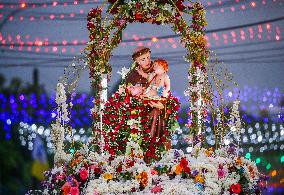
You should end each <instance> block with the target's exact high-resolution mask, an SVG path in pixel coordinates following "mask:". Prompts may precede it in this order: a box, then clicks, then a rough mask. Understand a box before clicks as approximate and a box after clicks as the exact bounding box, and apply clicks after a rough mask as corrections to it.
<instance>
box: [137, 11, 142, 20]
mask: <svg viewBox="0 0 284 195" xmlns="http://www.w3.org/2000/svg"><path fill="white" fill-rule="evenodd" d="M141 19H142V14H141V13H139V12H136V13H135V20H141Z"/></svg>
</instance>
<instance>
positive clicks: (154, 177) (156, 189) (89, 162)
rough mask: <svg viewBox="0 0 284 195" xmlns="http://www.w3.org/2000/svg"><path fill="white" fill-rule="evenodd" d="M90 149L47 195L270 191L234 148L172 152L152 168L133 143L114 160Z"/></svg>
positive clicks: (53, 178)
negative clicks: (124, 152)
mask: <svg viewBox="0 0 284 195" xmlns="http://www.w3.org/2000/svg"><path fill="white" fill-rule="evenodd" d="M86 148H87V147H86ZM86 148H85V149H81V150H80V151H79V152H77V154H75V155H74V157H73V158H72V160H70V161H69V162H67V163H65V164H63V165H61V166H59V167H55V168H53V169H52V170H50V171H49V172H48V173H47V174H46V176H47V177H48V178H47V180H46V181H45V182H44V188H45V189H44V191H43V193H44V194H62V192H63V194H72V195H77V194H87V195H94V194H122V193H126V194H129V193H133V194H151V193H153V194H155V193H161V194H260V192H261V190H262V188H263V187H264V186H265V185H264V182H263V178H262V176H261V175H260V173H259V172H258V170H257V167H256V164H255V163H254V162H252V161H250V160H247V159H245V158H243V157H240V156H237V153H235V149H234V148H231V147H225V148H221V149H218V150H216V151H213V150H212V149H205V148H200V147H199V146H198V145H197V146H195V147H194V148H193V150H192V152H191V153H190V154H184V153H183V152H182V151H181V150H173V149H172V150H169V151H167V152H166V153H164V155H163V157H162V159H161V160H160V161H158V162H155V163H153V164H146V163H145V162H144V160H143V156H142V154H143V151H142V150H140V149H139V145H138V144H136V143H134V142H129V143H128V148H129V150H128V151H127V153H126V154H125V155H122V156H116V157H115V158H114V159H113V158H111V156H109V155H101V154H98V153H94V152H90V151H88V149H86Z"/></svg>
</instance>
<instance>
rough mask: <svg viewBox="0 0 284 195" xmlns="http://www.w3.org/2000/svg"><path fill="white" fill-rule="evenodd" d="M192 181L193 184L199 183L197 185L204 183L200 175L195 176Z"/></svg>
mask: <svg viewBox="0 0 284 195" xmlns="http://www.w3.org/2000/svg"><path fill="white" fill-rule="evenodd" d="M194 181H195V183H197V182H199V183H202V184H203V183H204V177H202V176H201V175H197V176H196V177H195V178H194Z"/></svg>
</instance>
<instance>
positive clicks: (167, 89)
mask: <svg viewBox="0 0 284 195" xmlns="http://www.w3.org/2000/svg"><path fill="white" fill-rule="evenodd" d="M164 82H165V90H164V92H163V96H164V97H168V96H169V92H170V90H171V79H170V77H169V76H168V75H166V76H165V80H164Z"/></svg>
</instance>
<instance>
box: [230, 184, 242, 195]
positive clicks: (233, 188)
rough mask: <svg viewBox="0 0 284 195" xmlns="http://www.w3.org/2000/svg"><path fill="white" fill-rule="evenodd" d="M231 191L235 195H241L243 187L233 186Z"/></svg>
mask: <svg viewBox="0 0 284 195" xmlns="http://www.w3.org/2000/svg"><path fill="white" fill-rule="evenodd" d="M230 191H231V192H232V193H235V194H239V193H241V191H242V188H241V185H240V184H239V183H237V184H232V185H231V187H230Z"/></svg>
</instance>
